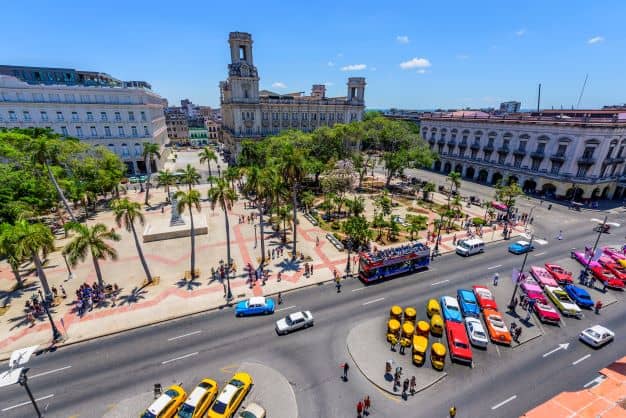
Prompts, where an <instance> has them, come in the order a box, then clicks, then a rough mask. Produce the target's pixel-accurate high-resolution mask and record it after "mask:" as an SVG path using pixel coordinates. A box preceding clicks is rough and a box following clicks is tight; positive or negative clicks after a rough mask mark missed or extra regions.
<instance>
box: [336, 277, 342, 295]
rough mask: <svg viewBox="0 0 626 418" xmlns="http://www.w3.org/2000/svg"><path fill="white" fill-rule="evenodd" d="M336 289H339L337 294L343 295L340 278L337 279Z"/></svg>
mask: <svg viewBox="0 0 626 418" xmlns="http://www.w3.org/2000/svg"><path fill="white" fill-rule="evenodd" d="M335 287H336V288H337V293H341V279H340V278H339V277H337V278H336V279H335Z"/></svg>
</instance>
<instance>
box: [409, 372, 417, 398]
mask: <svg viewBox="0 0 626 418" xmlns="http://www.w3.org/2000/svg"><path fill="white" fill-rule="evenodd" d="M415 386H417V384H416V383H415V376H411V383H410V387H411V396H414V395H415Z"/></svg>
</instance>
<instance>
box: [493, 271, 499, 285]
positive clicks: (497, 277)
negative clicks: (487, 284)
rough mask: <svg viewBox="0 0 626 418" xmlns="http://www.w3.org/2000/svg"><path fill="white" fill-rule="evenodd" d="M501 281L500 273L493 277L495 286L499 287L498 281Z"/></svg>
mask: <svg viewBox="0 0 626 418" xmlns="http://www.w3.org/2000/svg"><path fill="white" fill-rule="evenodd" d="M499 279H500V275H499V274H498V273H496V274H494V275H493V285H494V286H497V285H498V280H499Z"/></svg>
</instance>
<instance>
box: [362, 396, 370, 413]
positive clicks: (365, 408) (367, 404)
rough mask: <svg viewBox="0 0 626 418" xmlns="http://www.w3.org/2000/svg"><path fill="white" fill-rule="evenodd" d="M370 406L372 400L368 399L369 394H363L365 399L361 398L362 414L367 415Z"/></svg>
mask: <svg viewBox="0 0 626 418" xmlns="http://www.w3.org/2000/svg"><path fill="white" fill-rule="evenodd" d="M371 406H372V401H370V396H369V395H367V396H365V399H363V414H364V415H369V414H370V407H371Z"/></svg>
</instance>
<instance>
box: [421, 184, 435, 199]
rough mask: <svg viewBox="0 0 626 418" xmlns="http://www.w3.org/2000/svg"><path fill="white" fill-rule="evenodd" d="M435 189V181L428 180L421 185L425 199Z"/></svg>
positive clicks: (428, 197)
mask: <svg viewBox="0 0 626 418" xmlns="http://www.w3.org/2000/svg"><path fill="white" fill-rule="evenodd" d="M434 191H435V183H431V182H428V183H426V184H425V185H424V187H422V197H423V198H424V200H425V201H427V202H428V201H429V200H430V194H431V193H432V192H434Z"/></svg>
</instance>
